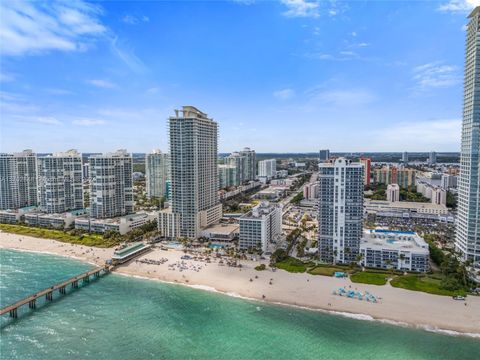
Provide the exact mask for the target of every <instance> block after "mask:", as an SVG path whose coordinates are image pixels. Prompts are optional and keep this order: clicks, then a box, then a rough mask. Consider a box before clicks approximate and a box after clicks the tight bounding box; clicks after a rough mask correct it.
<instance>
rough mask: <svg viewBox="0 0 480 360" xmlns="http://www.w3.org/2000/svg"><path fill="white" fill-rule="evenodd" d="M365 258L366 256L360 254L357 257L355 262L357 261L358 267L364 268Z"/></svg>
mask: <svg viewBox="0 0 480 360" xmlns="http://www.w3.org/2000/svg"><path fill="white" fill-rule="evenodd" d="M364 257H365V255H363V253H359V254H358V255H357V257H356V258H355V260H356V261H357V265H358V266H359V267H360V268H361V267H362V260H363V258H364Z"/></svg>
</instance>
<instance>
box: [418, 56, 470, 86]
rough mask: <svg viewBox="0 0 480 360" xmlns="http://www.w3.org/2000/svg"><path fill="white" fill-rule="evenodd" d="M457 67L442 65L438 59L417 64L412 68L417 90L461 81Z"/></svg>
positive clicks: (455, 83) (451, 84) (450, 84)
mask: <svg viewBox="0 0 480 360" xmlns="http://www.w3.org/2000/svg"><path fill="white" fill-rule="evenodd" d="M458 70H459V69H458V67H456V66H452V65H444V64H443V63H442V62H440V61H436V62H432V63H428V64H424V65H420V66H417V67H415V68H414V69H413V74H414V75H413V80H414V81H415V82H416V83H417V85H416V88H417V90H427V89H430V88H445V87H449V86H453V85H457V84H459V83H460V82H461V77H460V74H459V72H458Z"/></svg>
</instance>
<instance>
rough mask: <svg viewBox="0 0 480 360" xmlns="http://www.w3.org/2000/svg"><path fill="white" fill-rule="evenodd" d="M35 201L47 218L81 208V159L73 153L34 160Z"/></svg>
mask: <svg viewBox="0 0 480 360" xmlns="http://www.w3.org/2000/svg"><path fill="white" fill-rule="evenodd" d="M37 164H38V200H39V205H40V208H41V209H42V210H43V211H45V212H47V213H49V214H59V213H64V212H66V211H69V210H77V209H82V208H83V176H82V175H83V167H82V157H81V155H80V154H79V153H78V152H77V151H76V150H69V151H67V152H65V153H55V154H53V155H48V156H42V157H38V158H37Z"/></svg>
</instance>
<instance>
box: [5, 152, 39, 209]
mask: <svg viewBox="0 0 480 360" xmlns="http://www.w3.org/2000/svg"><path fill="white" fill-rule="evenodd" d="M37 204H38V196H37V157H36V156H35V154H34V153H33V152H32V150H24V151H23V152H21V153H15V154H0V210H6V209H11V210H13V209H19V208H22V207H26V206H36V205H37Z"/></svg>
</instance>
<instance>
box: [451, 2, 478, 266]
mask: <svg viewBox="0 0 480 360" xmlns="http://www.w3.org/2000/svg"><path fill="white" fill-rule="evenodd" d="M469 19H470V22H469V23H468V28H467V33H466V34H467V43H466V56H465V77H464V82H463V83H464V99H463V123H462V145H461V152H460V176H459V178H458V217H457V229H456V238H455V248H456V250H457V251H459V252H460V253H461V256H462V258H463V259H464V260H472V261H474V262H475V263H477V264H480V105H479V104H480V64H479V58H480V31H479V26H480V7H477V8H475V10H473V12H472V13H471V14H470V16H469Z"/></svg>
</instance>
